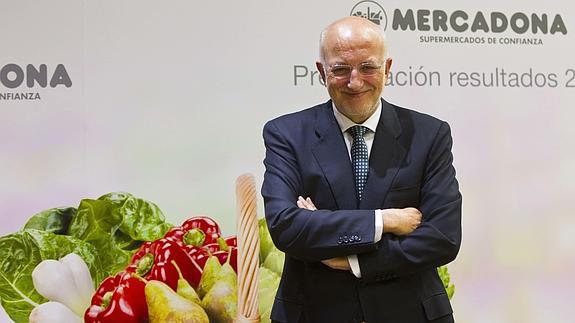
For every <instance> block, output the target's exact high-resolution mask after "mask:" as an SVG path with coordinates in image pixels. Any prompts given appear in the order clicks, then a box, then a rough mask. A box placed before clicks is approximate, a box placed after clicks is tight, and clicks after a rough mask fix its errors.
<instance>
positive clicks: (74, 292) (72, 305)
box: [32, 259, 92, 317]
mask: <svg viewBox="0 0 575 323" xmlns="http://www.w3.org/2000/svg"><path fill="white" fill-rule="evenodd" d="M90 280H91V278H90ZM32 282H33V283H34V288H36V291H37V292H38V293H40V295H42V296H44V297H46V298H47V299H49V300H51V301H55V302H59V303H62V304H64V305H65V306H67V307H68V308H69V309H70V310H72V312H74V313H76V314H77V315H79V316H81V317H83V316H84V312H85V311H86V309H87V308H88V307H89V306H90V299H91V297H92V293H90V294H88V293H87V292H85V291H81V290H80V288H78V286H76V281H75V278H74V275H73V273H72V270H71V269H70V267H69V266H68V265H67V264H65V263H63V262H60V261H57V260H51V259H50V260H44V261H42V262H41V263H39V264H38V266H36V268H34V271H32ZM82 285H84V284H82ZM82 289H85V287H82Z"/></svg>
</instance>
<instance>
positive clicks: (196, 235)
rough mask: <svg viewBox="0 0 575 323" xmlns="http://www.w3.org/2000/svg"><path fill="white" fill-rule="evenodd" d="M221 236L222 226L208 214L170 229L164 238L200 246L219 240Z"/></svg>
mask: <svg viewBox="0 0 575 323" xmlns="http://www.w3.org/2000/svg"><path fill="white" fill-rule="evenodd" d="M220 236H221V231H220V227H219V226H218V224H217V223H216V222H215V221H214V220H212V219H211V218H209V217H207V216H195V217H193V218H190V219H188V220H186V221H185V222H184V223H183V224H182V225H181V226H179V227H174V228H172V229H170V231H168V232H167V233H166V235H165V236H164V238H167V239H173V240H175V241H178V242H179V243H181V244H182V245H184V246H185V245H194V246H196V247H200V246H204V245H206V244H209V243H214V242H217V240H218V238H219V237H220Z"/></svg>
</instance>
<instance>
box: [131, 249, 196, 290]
mask: <svg viewBox="0 0 575 323" xmlns="http://www.w3.org/2000/svg"><path fill="white" fill-rule="evenodd" d="M142 247H143V248H142V249H140V250H139V251H138V252H137V253H136V254H135V255H134V257H133V258H132V263H131V264H130V265H129V266H128V268H127V269H126V270H127V271H129V272H133V273H136V274H137V275H138V276H141V277H143V278H145V279H147V280H159V281H162V282H164V283H166V284H167V285H168V286H170V287H172V289H174V290H176V287H177V285H178V279H179V274H178V271H177V270H176V268H175V267H174V265H173V263H172V261H175V262H176V264H177V265H178V267H179V268H180V269H181V271H182V273H183V276H184V278H185V279H186V280H187V281H188V282H189V283H190V284H191V285H192V286H193V287H194V288H197V287H198V284H199V283H200V279H201V277H202V267H200V266H199V265H198V264H197V263H196V262H195V260H194V259H193V258H192V257H191V256H190V255H188V253H187V252H186V251H185V250H184V249H183V248H182V246H181V245H180V244H178V243H177V242H176V241H173V240H170V239H167V238H162V239H159V240H156V241H154V242H153V243H151V244H149V245H146V246H142Z"/></svg>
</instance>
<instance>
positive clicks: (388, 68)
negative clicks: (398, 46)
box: [385, 58, 393, 80]
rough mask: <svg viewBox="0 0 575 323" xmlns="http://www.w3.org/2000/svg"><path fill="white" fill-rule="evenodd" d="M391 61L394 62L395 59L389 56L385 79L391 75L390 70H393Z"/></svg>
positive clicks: (386, 62)
mask: <svg viewBox="0 0 575 323" xmlns="http://www.w3.org/2000/svg"><path fill="white" fill-rule="evenodd" d="M391 63H393V59H392V58H388V59H387V60H386V61H385V79H386V80H387V77H388V76H389V71H391Z"/></svg>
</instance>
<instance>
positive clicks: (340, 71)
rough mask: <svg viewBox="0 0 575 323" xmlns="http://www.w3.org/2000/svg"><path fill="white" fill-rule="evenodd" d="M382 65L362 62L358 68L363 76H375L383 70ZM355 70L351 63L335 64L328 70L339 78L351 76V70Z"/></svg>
mask: <svg viewBox="0 0 575 323" xmlns="http://www.w3.org/2000/svg"><path fill="white" fill-rule="evenodd" d="M381 67H382V65H376V64H373V63H363V64H360V65H359V66H358V67H357V68H356V70H357V71H358V72H359V74H360V75H362V76H374V75H376V74H377V73H379V71H380V70H381ZM352 71H353V66H351V65H339V64H336V65H333V66H331V67H330V68H329V70H328V72H329V73H330V74H331V75H333V77H335V78H338V79H344V78H349V77H350V76H351V72H352Z"/></svg>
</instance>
